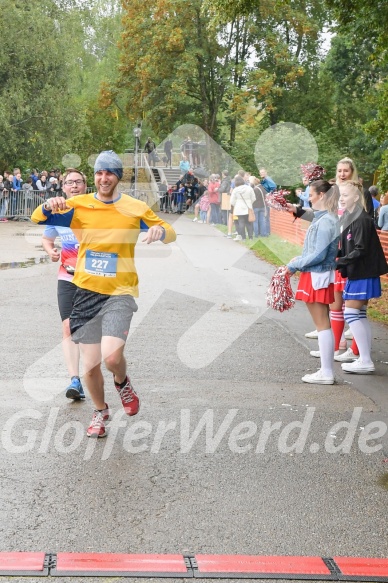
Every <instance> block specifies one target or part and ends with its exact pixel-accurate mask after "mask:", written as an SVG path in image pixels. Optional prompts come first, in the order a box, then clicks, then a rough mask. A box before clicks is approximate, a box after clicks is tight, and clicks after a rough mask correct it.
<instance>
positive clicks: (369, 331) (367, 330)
mask: <svg viewBox="0 0 388 583" xmlns="http://www.w3.org/2000/svg"><path fill="white" fill-rule="evenodd" d="M367 308H368V306H367V305H364V306H362V308H361V310H360V321H361V323H362V325H363V326H364V333H365V335H366V337H367V338H368V343H369V352H370V351H371V350H372V328H371V326H370V322H369V320H368V318H367V313H366V311H367Z"/></svg>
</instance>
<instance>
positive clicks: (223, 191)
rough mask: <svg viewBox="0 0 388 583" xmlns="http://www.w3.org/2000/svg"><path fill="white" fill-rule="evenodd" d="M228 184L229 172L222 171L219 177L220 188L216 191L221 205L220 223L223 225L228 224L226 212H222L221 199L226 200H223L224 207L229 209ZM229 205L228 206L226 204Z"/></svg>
mask: <svg viewBox="0 0 388 583" xmlns="http://www.w3.org/2000/svg"><path fill="white" fill-rule="evenodd" d="M230 184H231V180H230V177H229V172H228V171H227V170H224V171H223V172H222V175H221V184H220V187H219V189H218V194H219V201H220V205H221V223H222V224H223V225H227V224H228V212H229V211H228V210H223V208H222V199H223V198H224V199H226V200H225V205H226V206H229V208H230ZM227 203H229V204H227Z"/></svg>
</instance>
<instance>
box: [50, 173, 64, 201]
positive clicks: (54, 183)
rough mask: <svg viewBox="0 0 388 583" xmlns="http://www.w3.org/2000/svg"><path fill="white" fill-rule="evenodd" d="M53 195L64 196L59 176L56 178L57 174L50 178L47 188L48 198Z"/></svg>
mask: <svg viewBox="0 0 388 583" xmlns="http://www.w3.org/2000/svg"><path fill="white" fill-rule="evenodd" d="M52 196H62V188H61V185H60V184H59V181H58V178H55V176H51V178H49V180H48V184H47V189H46V199H47V198H50V197H52Z"/></svg>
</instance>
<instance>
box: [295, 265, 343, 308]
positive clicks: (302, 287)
mask: <svg viewBox="0 0 388 583" xmlns="http://www.w3.org/2000/svg"><path fill="white" fill-rule="evenodd" d="M295 299H296V300H300V301H301V302H306V303H307V304H312V303H314V302H318V303H320V304H332V303H333V302H334V283H330V284H329V287H324V288H321V289H314V288H313V286H312V283H311V273H310V272H309V271H304V272H302V273H301V274H300V278H299V284H298V289H297V290H296V294H295Z"/></svg>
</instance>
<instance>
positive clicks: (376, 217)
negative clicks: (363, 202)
mask: <svg viewBox="0 0 388 583" xmlns="http://www.w3.org/2000/svg"><path fill="white" fill-rule="evenodd" d="M369 192H370V195H371V197H372V204H373V220H374V222H375V225H376V227H377V225H378V220H379V209H380V201H379V200H377V196H378V194H379V189H378V188H377V186H370V187H369Z"/></svg>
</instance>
